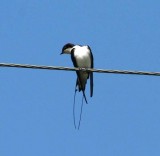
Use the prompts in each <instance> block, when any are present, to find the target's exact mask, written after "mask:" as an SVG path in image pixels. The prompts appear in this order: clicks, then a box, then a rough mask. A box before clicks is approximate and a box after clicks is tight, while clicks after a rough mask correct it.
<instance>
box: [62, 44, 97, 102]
mask: <svg viewBox="0 0 160 156" xmlns="http://www.w3.org/2000/svg"><path fill="white" fill-rule="evenodd" d="M61 54H71V59H72V62H73V65H74V67H76V68H93V67H94V61H93V55H92V52H91V48H90V47H89V46H81V45H74V44H72V43H67V44H65V45H64V46H63V48H62V53H61ZM76 73H77V81H76V88H77V86H78V90H79V92H80V91H82V93H83V97H84V99H85V102H86V103H88V102H87V98H86V95H85V88H86V83H87V79H89V78H90V96H91V97H92V96H93V72H86V71H76ZM76 91H77V89H75V93H76Z"/></svg>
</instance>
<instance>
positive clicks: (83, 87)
mask: <svg viewBox="0 0 160 156" xmlns="http://www.w3.org/2000/svg"><path fill="white" fill-rule="evenodd" d="M76 86H78V88H79V92H80V91H82V94H83V97H84V99H85V102H86V104H88V102H87V98H86V94H85V85H84V86H82V83H81V82H80V80H78V78H77V82H76Z"/></svg>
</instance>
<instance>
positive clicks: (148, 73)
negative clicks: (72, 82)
mask: <svg viewBox="0 0 160 156" xmlns="http://www.w3.org/2000/svg"><path fill="white" fill-rule="evenodd" d="M0 67H14V68H31V69H46V70H66V71H86V72H96V73H113V74H134V75H150V76H160V72H146V71H129V70H111V69H92V68H87V69H86V68H73V67H72V68H71V67H60V66H44V65H30V64H14V63H0Z"/></svg>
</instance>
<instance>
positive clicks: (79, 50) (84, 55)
mask: <svg viewBox="0 0 160 156" xmlns="http://www.w3.org/2000/svg"><path fill="white" fill-rule="evenodd" d="M74 48H75V51H74V57H75V59H76V62H77V65H78V67H81V68H91V58H90V50H89V49H88V47H87V46H83V47H80V46H75V47H74Z"/></svg>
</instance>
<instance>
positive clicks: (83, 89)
mask: <svg viewBox="0 0 160 156" xmlns="http://www.w3.org/2000/svg"><path fill="white" fill-rule="evenodd" d="M74 51H75V48H73V49H72V50H71V59H72V62H73V65H74V67H76V68H77V67H78V65H77V61H76V59H75V57H74ZM76 73H77V77H78V80H79V83H80V85H81V89H82V92H83V96H84V99H85V101H86V103H88V102H87V98H86V95H85V92H84V91H85V88H83V87H82V80H81V76H80V73H79V72H78V71H76Z"/></svg>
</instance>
